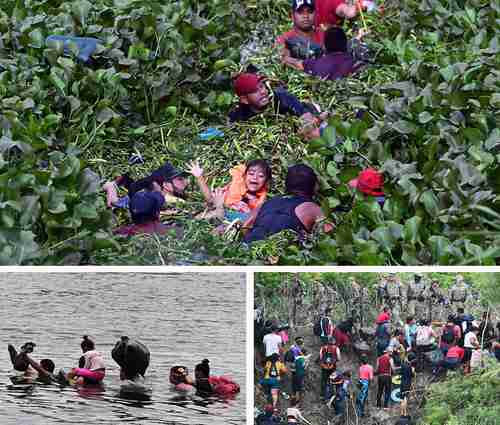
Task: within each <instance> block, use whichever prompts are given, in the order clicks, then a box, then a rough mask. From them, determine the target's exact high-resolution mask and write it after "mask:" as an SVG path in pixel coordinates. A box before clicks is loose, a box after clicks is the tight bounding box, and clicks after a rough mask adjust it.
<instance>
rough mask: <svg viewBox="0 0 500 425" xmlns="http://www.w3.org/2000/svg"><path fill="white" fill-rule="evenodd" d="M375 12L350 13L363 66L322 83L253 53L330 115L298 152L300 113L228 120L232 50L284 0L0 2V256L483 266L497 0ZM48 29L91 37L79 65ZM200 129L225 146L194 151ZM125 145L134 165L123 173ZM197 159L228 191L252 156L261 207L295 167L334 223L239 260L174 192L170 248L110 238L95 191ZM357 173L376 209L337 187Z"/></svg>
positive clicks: (212, 144)
mask: <svg viewBox="0 0 500 425" xmlns="http://www.w3.org/2000/svg"><path fill="white" fill-rule="evenodd" d="M385 6H386V11H385V14H384V15H383V16H379V15H376V14H369V15H367V16H366V19H367V23H368V26H369V28H370V29H371V30H372V34H371V36H370V37H368V42H369V44H370V46H371V48H372V50H373V51H374V52H375V57H376V63H377V64H376V65H373V66H370V67H368V68H367V69H366V70H364V71H363V72H362V73H361V74H359V75H357V76H355V77H350V78H346V79H344V80H341V81H335V82H325V81H320V80H318V79H315V78H312V77H308V76H304V75H303V74H302V73H300V72H298V71H295V70H291V69H285V68H283V67H282V66H281V65H280V64H279V63H278V52H277V50H276V49H275V48H274V47H272V43H269V40H265V42H263V46H264V47H263V48H262V49H261V50H260V51H257V53H255V54H254V55H253V56H251V58H250V61H251V62H252V63H254V64H255V65H256V66H257V67H258V68H259V70H260V71H261V72H262V73H264V74H266V75H268V76H269V77H270V78H271V80H272V83H273V84H279V83H283V84H286V85H287V87H288V89H289V90H290V91H291V92H292V93H293V94H295V95H297V96H298V97H299V98H300V99H301V100H304V101H315V102H317V103H318V104H319V105H321V107H322V109H324V110H329V111H332V118H331V120H330V123H331V125H330V128H329V129H328V131H326V132H325V136H324V137H323V138H322V139H319V140H315V141H313V142H311V143H309V144H307V143H305V142H303V141H302V140H300V138H299V137H298V136H297V135H296V130H297V129H298V126H299V123H298V122H297V120H296V119H294V118H288V117H275V116H274V114H273V113H271V112H266V113H265V114H263V115H262V116H259V117H256V118H255V119H253V120H251V121H250V122H248V123H244V124H238V125H233V126H231V127H228V126H226V125H225V115H226V114H227V111H228V109H229V108H230V105H231V104H232V103H233V102H234V101H235V98H234V95H233V94H232V91H231V85H230V81H231V74H232V73H234V72H236V71H238V70H239V65H238V62H239V59H240V51H239V48H240V45H242V44H243V43H245V42H246V41H247V40H246V38H247V36H248V35H249V34H250V33H251V31H252V30H253V29H254V28H255V27H258V26H259V25H260V23H263V24H265V25H266V28H273V31H274V34H271V33H269V32H266V36H267V37H269V38H270V39H271V38H273V37H274V36H275V35H276V34H278V33H279V32H281V31H284V30H286V29H287V28H289V26H290V23H289V3H288V1H286V0H279V1H272V2H271V1H270V0H260V1H258V2H257V1H250V2H245V4H243V3H241V2H237V1H233V0H218V1H202V2H200V1H191V0H178V1H176V2H161V1H153V2H145V1H143V0H114V1H112V0H98V1H96V2H88V1H86V0H81V1H77V2H65V1H57V2H53V1H50V2H49V1H38V2H8V3H7V6H6V7H5V8H3V11H2V12H0V131H1V133H0V138H1V139H0V155H1V156H0V180H1V181H2V183H3V184H2V185H1V186H0V221H1V222H0V242H1V243H0V246H1V248H0V250H1V251H0V262H1V263H7V264H11V263H33V262H34V263H45V262H49V263H59V262H75V261H78V262H96V263H99V264H101V263H102V264H104V263H107V262H113V263H127V264H134V263H138V262H139V263H148V264H154V263H161V262H162V261H163V262H166V263H176V262H181V263H182V262H190V261H194V262H196V263H197V264H207V263H217V264H231V263H237V264H248V263H258V264H262V263H273V264H274V263H277V264H326V263H328V264H366V265H368V264H495V263H497V262H498V259H499V258H500V250H499V249H498V248H497V246H499V244H498V241H499V233H498V232H499V230H500V208H499V204H498V192H499V186H500V183H499V181H498V160H499V152H498V148H499V144H500V133H499V130H498V128H499V125H498V124H499V116H498V105H499V104H500V92H499V85H500V84H499V73H498V68H499V55H498V49H499V47H498V23H497V21H498V19H499V16H498V15H499V8H498V5H497V4H496V2H495V1H493V0H492V1H480V0H475V1H473V0H470V1H466V2H465V3H464V4H460V5H458V4H457V2H451V1H450V2H449V1H446V0H432V1H422V2H420V1H410V2H405V7H404V8H402V9H399V8H398V7H397V5H396V4H394V3H390V2H387V3H386V5H385ZM353 32H354V30H351V29H349V33H350V34H352V33H353ZM50 34H65V35H68V34H70V35H77V36H89V37H96V38H98V39H100V40H101V41H102V43H101V45H100V46H99V47H98V48H97V50H96V52H95V53H94V55H93V57H92V60H91V62H90V63H88V64H83V63H81V62H80V61H79V60H78V59H77V58H76V55H75V53H77V52H76V51H75V52H73V53H72V54H71V55H69V57H68V56H63V55H62V46H58V45H57V43H56V44H54V45H50V46H46V45H45V43H44V40H45V38H46V36H48V35H50ZM360 110H361V111H365V113H364V114H363V116H362V118H361V119H357V118H356V116H358V115H359V114H358V115H357V113H358V112H359V111H360ZM214 125H215V126H217V127H219V128H220V129H222V130H223V131H224V133H225V136H224V137H223V138H222V139H214V140H210V141H202V140H199V138H198V137H197V135H198V134H199V133H200V131H202V130H204V129H206V127H208V126H214ZM339 138H340V139H341V140H342V141H343V142H342V143H337V140H338V139H339ZM136 151H139V152H141V154H142V155H143V157H144V158H145V161H146V162H145V164H144V165H140V166H134V167H133V168H130V167H129V166H128V165H127V160H128V157H129V156H130V154H132V153H134V152H136ZM194 158H199V159H200V161H201V163H202V165H203V166H204V168H205V169H206V170H207V173H208V176H209V178H210V182H211V184H213V185H214V186H220V185H223V184H226V183H227V182H228V171H229V170H230V168H231V167H232V166H234V165H236V164H238V163H240V162H242V161H244V160H248V159H251V158H267V159H269V160H270V162H271V163H272V166H273V183H272V188H271V194H272V195H274V194H280V193H283V187H284V185H283V180H284V176H285V173H286V168H287V166H288V165H290V164H293V163H294V162H297V161H304V162H306V163H308V164H310V165H311V166H313V167H314V168H315V170H317V172H318V173H319V176H320V182H321V190H320V203H321V206H322V208H323V210H324V211H325V213H326V214H327V215H328V217H329V218H330V219H331V218H333V219H334V220H335V222H336V229H335V231H334V232H333V233H332V234H331V235H325V234H322V233H321V232H319V231H318V232H313V234H312V235H310V236H309V237H308V238H307V239H306V240H305V241H302V242H300V243H295V238H294V237H293V236H292V235H287V234H283V235H276V236H275V237H273V238H271V239H270V240H269V241H265V242H261V243H259V244H256V245H255V246H254V247H252V248H251V249H247V248H245V247H243V246H242V245H241V243H240V242H239V241H238V238H237V237H231V238H230V239H231V240H230V241H228V240H227V239H224V238H220V237H218V236H215V235H212V234H211V232H210V230H211V228H212V226H211V225H208V224H205V223H203V224H200V223H199V222H193V221H192V217H193V216H194V214H195V213H197V212H199V211H200V210H201V209H202V208H203V206H202V203H201V196H200V195H199V194H195V193H190V194H189V195H190V202H188V203H187V204H186V207H183V212H182V214H181V215H182V217H183V218H182V220H180V221H181V223H182V224H183V225H184V226H185V232H184V237H183V238H182V239H181V240H179V241H178V240H176V238H174V237H169V236H165V237H160V238H153V239H151V238H136V239H134V240H133V241H127V242H124V241H123V240H122V239H116V238H113V237H112V236H111V235H110V233H109V231H110V228H111V226H112V221H111V215H110V213H109V212H108V211H107V210H106V209H105V206H104V200H103V197H102V194H99V186H100V184H101V183H102V181H103V180H107V179H110V178H114V177H115V176H116V175H118V174H121V173H123V172H127V171H128V172H131V174H132V175H134V176H141V175H144V174H145V173H147V172H148V171H150V170H151V169H153V168H154V167H155V166H158V165H160V164H161V163H162V162H164V161H165V160H170V161H172V162H174V163H175V164H176V165H178V166H184V165H185V164H186V162H188V161H190V160H192V159H194ZM366 166H374V167H377V168H380V169H381V170H382V171H384V174H385V176H386V192H387V201H386V203H385V205H384V207H383V208H380V207H379V206H378V204H376V203H372V202H368V201H366V200H363V199H362V198H358V197H354V196H353V193H352V191H351V190H350V189H348V187H347V184H346V183H347V182H348V181H349V179H351V178H352V177H354V176H355V175H356V174H357V172H358V171H359V170H360V169H362V168H365V167H366ZM354 198H356V199H354ZM354 201H355V202H354ZM353 202H354V203H353ZM118 220H119V222H123V221H124V220H126V215H119V216H118ZM177 248H178V249H177ZM158 252H162V256H161V257H160V256H159V255H158ZM207 252H209V254H207ZM161 258H163V260H162V259H161Z"/></svg>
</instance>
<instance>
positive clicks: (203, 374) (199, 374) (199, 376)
mask: <svg viewBox="0 0 500 425" xmlns="http://www.w3.org/2000/svg"><path fill="white" fill-rule="evenodd" d="M209 363H210V361H209V360H208V359H203V360H202V361H201V363H198V364H197V365H196V366H195V368H194V377H195V380H196V390H197V391H198V392H199V393H201V394H203V395H210V394H212V393H213V388H212V386H211V385H210V365H209Z"/></svg>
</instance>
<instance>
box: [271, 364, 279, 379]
mask: <svg viewBox="0 0 500 425" xmlns="http://www.w3.org/2000/svg"><path fill="white" fill-rule="evenodd" d="M278 376H279V372H278V367H277V366H276V363H272V362H271V368H270V369H269V378H277V377H278Z"/></svg>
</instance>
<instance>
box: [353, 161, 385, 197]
mask: <svg viewBox="0 0 500 425" xmlns="http://www.w3.org/2000/svg"><path fill="white" fill-rule="evenodd" d="M349 186H350V187H352V188H354V189H358V190H359V191H360V192H362V193H364V194H366V195H371V196H383V195H384V192H383V187H384V176H383V175H382V173H380V172H379V171H377V170H374V169H373V168H367V169H366V170H363V171H361V173H359V175H358V177H356V178H355V179H352V180H351V181H350V182H349Z"/></svg>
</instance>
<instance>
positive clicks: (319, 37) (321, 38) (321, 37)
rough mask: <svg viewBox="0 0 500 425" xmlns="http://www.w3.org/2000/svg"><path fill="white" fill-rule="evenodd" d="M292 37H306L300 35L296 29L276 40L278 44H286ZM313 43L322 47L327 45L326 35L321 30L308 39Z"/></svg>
mask: <svg viewBox="0 0 500 425" xmlns="http://www.w3.org/2000/svg"><path fill="white" fill-rule="evenodd" d="M291 37H304V34H301V33H299V32H298V31H297V30H296V29H295V28H293V29H292V30H290V31H287V32H285V33H283V34H281V35H280V36H278V38H277V39H276V44H285V41H286V40H288V39H289V38H291ZM308 38H310V39H311V41H314V42H315V43H316V44H319V45H320V46H324V44H325V33H324V32H323V31H320V30H316V31H314V32H313V33H311V35H310V36H309V37H308Z"/></svg>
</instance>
